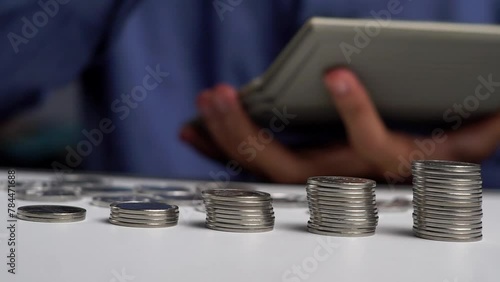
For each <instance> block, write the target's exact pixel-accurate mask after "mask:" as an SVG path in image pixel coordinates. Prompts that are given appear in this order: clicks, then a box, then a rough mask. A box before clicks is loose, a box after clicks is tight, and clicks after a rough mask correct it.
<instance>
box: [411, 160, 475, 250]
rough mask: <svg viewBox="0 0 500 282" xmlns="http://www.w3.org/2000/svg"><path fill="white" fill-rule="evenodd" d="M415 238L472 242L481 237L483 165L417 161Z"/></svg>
mask: <svg viewBox="0 0 500 282" xmlns="http://www.w3.org/2000/svg"><path fill="white" fill-rule="evenodd" d="M412 170H413V208H414V212H413V232H414V234H415V236H417V237H420V238H424V239H431V240H439V241H459V242H472V241H479V240H481V238H482V221H481V219H482V216H483V211H482V180H481V166H480V165H478V164H472V163H462V162H452V161H430V160H427V161H414V162H413V165H412Z"/></svg>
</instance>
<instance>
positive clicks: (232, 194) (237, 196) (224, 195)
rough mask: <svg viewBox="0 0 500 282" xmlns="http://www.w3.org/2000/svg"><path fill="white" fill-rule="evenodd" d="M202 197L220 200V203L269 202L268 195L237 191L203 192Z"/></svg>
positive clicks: (269, 196)
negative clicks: (242, 201)
mask: <svg viewBox="0 0 500 282" xmlns="http://www.w3.org/2000/svg"><path fill="white" fill-rule="evenodd" d="M202 196H203V197H204V198H206V199H210V200H221V201H231V200H232V201H241V200H249V201H250V200H257V201H258V200H261V201H267V200H271V195H270V194H269V193H265V192H260V191H248V190H237V189H211V190H205V191H203V192H202Z"/></svg>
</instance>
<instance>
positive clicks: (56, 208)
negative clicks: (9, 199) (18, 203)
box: [17, 205, 87, 216]
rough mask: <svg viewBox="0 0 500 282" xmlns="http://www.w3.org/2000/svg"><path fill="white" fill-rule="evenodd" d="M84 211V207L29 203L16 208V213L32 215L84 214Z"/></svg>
mask: <svg viewBox="0 0 500 282" xmlns="http://www.w3.org/2000/svg"><path fill="white" fill-rule="evenodd" d="M86 212H87V211H86V210H85V209H82V208H79V207H73V206H60V205H30V206H22V207H19V208H18V209H17V213H18V214H21V215H34V216H46V215H47V216H48V215H50V216H84V215H85V214H86Z"/></svg>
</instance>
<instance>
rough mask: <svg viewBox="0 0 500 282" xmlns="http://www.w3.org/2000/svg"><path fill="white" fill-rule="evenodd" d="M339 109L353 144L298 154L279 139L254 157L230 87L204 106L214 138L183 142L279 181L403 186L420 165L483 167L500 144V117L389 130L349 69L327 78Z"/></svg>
mask: <svg viewBox="0 0 500 282" xmlns="http://www.w3.org/2000/svg"><path fill="white" fill-rule="evenodd" d="M324 82H325V85H326V87H327V88H328V90H329V92H330V95H331V98H332V103H333V105H334V106H335V108H336V109H337V111H338V113H339V114H340V117H341V119H342V121H343V123H344V125H345V127H346V130H347V135H348V140H349V142H348V145H332V146H330V147H328V148H321V149H309V150H305V151H299V152H298V151H291V150H289V149H288V148H286V147H285V146H283V145H282V144H280V143H279V142H278V141H276V140H272V141H271V142H270V143H268V144H259V147H256V152H257V153H256V154H255V155H254V156H253V157H252V158H249V157H248V155H243V154H241V150H239V148H240V146H241V144H242V143H243V142H246V141H247V140H249V138H252V137H255V136H257V135H258V134H259V130H260V128H259V127H257V126H256V125H255V124H254V123H253V122H252V121H251V120H250V118H249V116H248V115H247V114H246V112H245V111H244V109H243V107H242V105H241V104H240V102H239V100H238V97H237V92H236V90H235V89H234V88H232V87H231V86H229V85H218V86H216V87H214V88H212V89H207V90H205V91H203V92H202V93H201V95H200V96H199V98H198V101H197V106H198V109H199V111H200V112H201V115H202V118H203V121H204V123H205V125H206V128H207V130H208V132H209V135H210V136H211V139H207V138H206V137H204V136H203V135H202V134H200V132H199V131H197V130H196V129H195V128H194V127H192V126H186V127H184V128H183V130H182V132H181V139H182V140H184V141H185V142H187V143H189V144H191V145H192V146H193V147H194V148H196V149H197V150H198V151H200V152H202V153H203V154H205V155H208V156H210V157H212V158H215V159H219V160H220V159H223V158H226V159H230V160H234V161H236V162H237V163H238V164H239V165H241V166H242V167H244V168H246V169H248V170H250V171H252V172H254V173H256V174H258V175H260V176H263V177H265V178H267V179H269V180H271V181H273V182H279V183H305V181H306V179H307V178H308V177H310V176H315V175H342V176H358V177H369V178H375V179H379V178H383V179H386V180H387V181H389V182H391V181H392V182H402V181H404V180H405V179H408V177H409V176H410V171H409V163H411V161H412V160H415V159H443V160H457V161H468V162H481V161H482V160H484V159H486V158H487V157H489V156H490V155H491V154H492V153H493V152H494V151H495V149H496V148H497V146H498V145H499V144H500V113H498V114H496V115H494V116H492V117H489V118H487V119H484V120H482V121H479V122H477V123H475V124H473V125H470V126H464V127H463V128H459V129H458V130H456V131H450V132H444V131H442V130H441V131H440V130H436V131H435V133H434V134H433V136H431V137H429V138H423V137H415V136H410V135H406V134H402V133H399V132H393V131H390V130H389V129H387V127H386V126H385V124H384V122H383V121H382V119H381V118H380V116H379V114H378V112H377V110H376V109H375V106H374V105H373V103H372V101H371V100H370V97H369V95H368V93H367V91H366V89H365V88H364V87H363V85H362V84H361V83H360V82H359V80H358V79H357V77H356V76H355V75H354V74H353V73H352V72H350V71H349V70H347V69H336V70H332V71H330V72H328V73H327V74H326V75H325V77H324Z"/></svg>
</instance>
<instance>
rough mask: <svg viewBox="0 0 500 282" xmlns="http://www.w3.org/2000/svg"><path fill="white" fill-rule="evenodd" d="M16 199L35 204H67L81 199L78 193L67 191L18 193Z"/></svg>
mask: <svg viewBox="0 0 500 282" xmlns="http://www.w3.org/2000/svg"><path fill="white" fill-rule="evenodd" d="M16 196H17V199H19V200H24V201H35V202H69V201H77V200H79V199H80V198H81V196H80V195H79V194H78V193H75V192H73V191H69V190H45V191H37V192H27V193H24V192H18V193H17V194H16Z"/></svg>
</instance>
